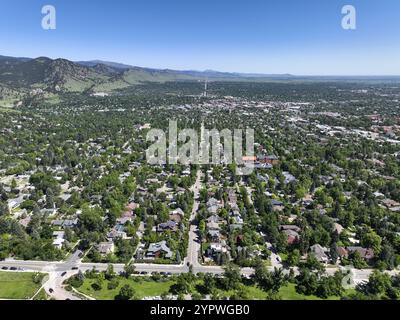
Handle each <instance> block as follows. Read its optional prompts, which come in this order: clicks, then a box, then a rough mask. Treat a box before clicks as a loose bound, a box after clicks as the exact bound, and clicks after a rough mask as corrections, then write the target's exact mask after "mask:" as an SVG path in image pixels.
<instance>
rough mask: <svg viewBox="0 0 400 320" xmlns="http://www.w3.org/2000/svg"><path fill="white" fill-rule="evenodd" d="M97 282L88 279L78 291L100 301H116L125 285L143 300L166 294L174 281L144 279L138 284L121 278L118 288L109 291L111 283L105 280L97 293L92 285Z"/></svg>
mask: <svg viewBox="0 0 400 320" xmlns="http://www.w3.org/2000/svg"><path fill="white" fill-rule="evenodd" d="M95 281H96V280H94V279H86V280H85V282H84V283H83V285H82V286H81V287H79V288H76V289H77V290H78V291H80V292H82V293H84V294H86V295H88V296H91V297H93V298H95V299H98V300H114V297H115V296H116V295H117V294H118V293H119V290H120V289H121V287H122V286H124V285H125V284H129V285H131V286H132V287H133V288H134V289H135V291H136V296H137V297H138V298H139V299H142V298H143V297H149V296H159V295H161V294H162V293H164V292H168V290H169V288H170V287H171V285H172V284H173V281H170V280H168V281H163V282H155V281H153V280H145V279H142V280H141V281H140V282H136V281H134V280H132V279H126V278H123V277H120V278H119V285H118V287H117V288H115V289H112V290H108V288H107V285H108V283H109V281H107V280H104V283H103V285H102V289H101V290H98V291H96V290H94V289H93V288H92V284H93V283H94V282H95Z"/></svg>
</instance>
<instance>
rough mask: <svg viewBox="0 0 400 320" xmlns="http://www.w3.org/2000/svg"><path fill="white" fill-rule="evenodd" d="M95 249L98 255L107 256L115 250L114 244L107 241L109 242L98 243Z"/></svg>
mask: <svg viewBox="0 0 400 320" xmlns="http://www.w3.org/2000/svg"><path fill="white" fill-rule="evenodd" d="M96 249H97V250H98V251H99V253H100V254H104V255H106V254H109V253H113V252H114V250H115V245H114V242H112V241H109V242H100V243H99V244H98V245H97V246H96Z"/></svg>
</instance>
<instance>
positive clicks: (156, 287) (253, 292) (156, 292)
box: [77, 277, 354, 300]
mask: <svg viewBox="0 0 400 320" xmlns="http://www.w3.org/2000/svg"><path fill="white" fill-rule="evenodd" d="M95 282H96V280H94V279H86V280H85V282H84V284H83V285H82V286H81V287H79V288H77V289H78V291H80V292H82V293H83V294H85V295H88V296H91V297H93V298H95V299H98V300H114V298H115V296H116V295H117V294H118V293H119V290H120V289H121V287H122V286H123V285H125V284H129V285H131V286H132V287H133V288H134V289H135V291H136V296H137V297H138V298H139V299H142V298H143V297H149V296H160V295H161V294H162V293H165V292H168V291H169V289H170V287H171V286H172V285H173V284H174V280H166V281H162V282H156V281H153V280H152V279H149V278H141V280H140V281H139V282H138V281H134V280H132V279H126V278H123V277H120V278H119V285H118V287H117V288H115V289H111V290H109V289H108V288H107V285H108V283H109V281H107V280H105V281H104V283H103V285H102V288H101V290H95V289H94V288H93V287H92V284H93V283H95ZM198 285H200V286H202V285H204V284H203V283H202V282H198ZM195 287H196V286H195ZM245 291H246V293H247V294H246V296H247V297H248V298H249V299H250V300H265V299H267V297H268V295H267V293H266V292H264V291H263V290H262V289H260V288H258V287H256V286H246V287H245ZM353 291H354V290H353ZM217 292H218V296H223V297H229V296H231V295H233V293H234V292H233V291H232V292H231V291H229V292H227V291H223V290H217ZM349 293H351V292H350V291H349V290H347V291H346V293H345V294H349ZM278 296H279V297H280V299H282V300H323V299H321V298H319V297H317V296H314V295H310V296H306V295H303V294H299V293H297V292H296V288H295V284H293V283H289V284H287V285H286V286H284V287H282V288H281V289H280V290H279V293H278ZM339 299H340V297H338V296H332V297H329V298H328V299H326V300H339Z"/></svg>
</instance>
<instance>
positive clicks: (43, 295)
mask: <svg viewBox="0 0 400 320" xmlns="http://www.w3.org/2000/svg"><path fill="white" fill-rule="evenodd" d="M33 300H49V296H48V295H47V293H46V291H45V290H44V289H41V290H40V292H39V293H38V294H37V295H36V297H35V298H33Z"/></svg>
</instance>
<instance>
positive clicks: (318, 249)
mask: <svg viewBox="0 0 400 320" xmlns="http://www.w3.org/2000/svg"><path fill="white" fill-rule="evenodd" d="M328 251H329V250H328V249H327V248H324V247H323V246H321V245H320V244H314V245H313V246H311V247H310V253H312V254H313V255H314V256H315V258H317V260H318V261H319V262H321V263H328V262H329V257H328V255H327V254H326V252H328Z"/></svg>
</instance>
